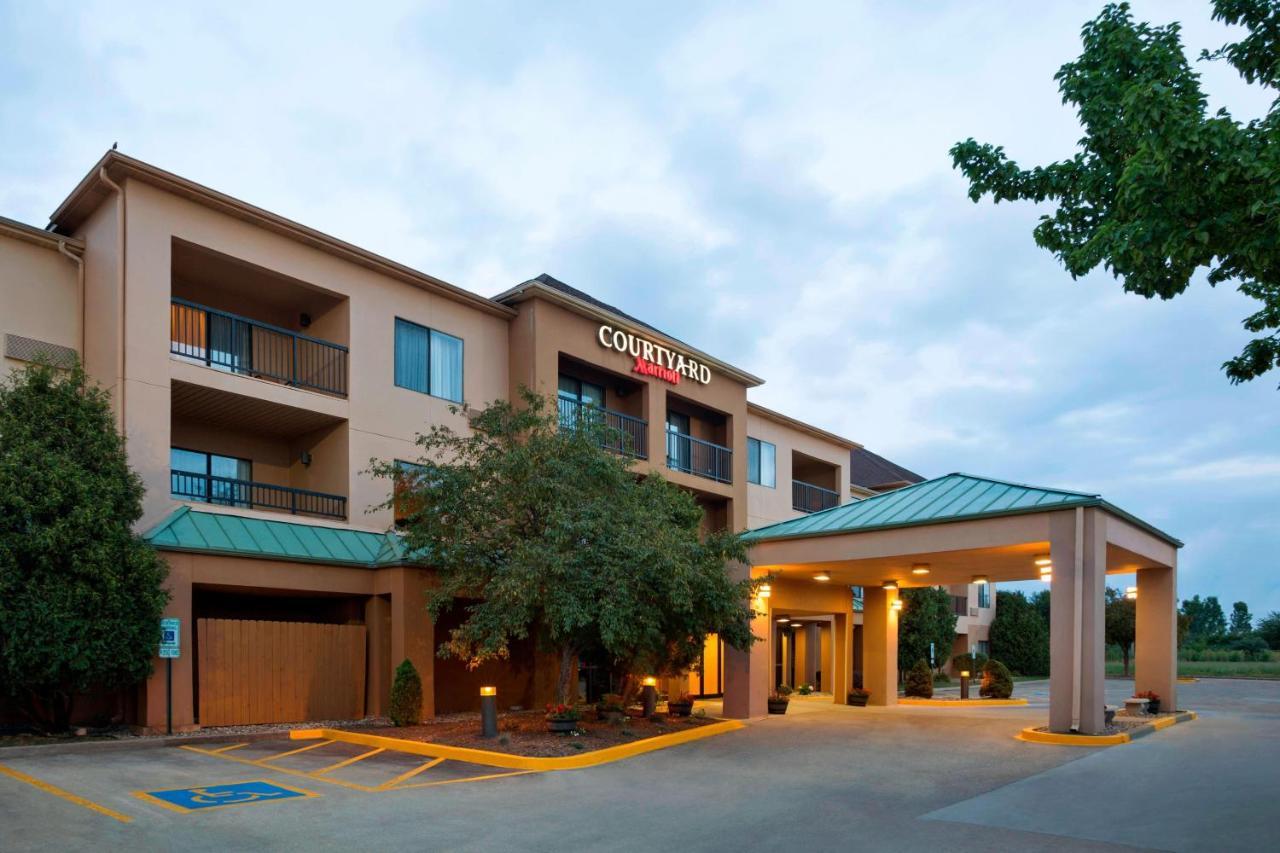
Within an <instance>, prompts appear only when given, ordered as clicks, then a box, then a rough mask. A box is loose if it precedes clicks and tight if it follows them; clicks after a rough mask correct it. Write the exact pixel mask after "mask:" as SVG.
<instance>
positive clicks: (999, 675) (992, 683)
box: [978, 660, 1013, 699]
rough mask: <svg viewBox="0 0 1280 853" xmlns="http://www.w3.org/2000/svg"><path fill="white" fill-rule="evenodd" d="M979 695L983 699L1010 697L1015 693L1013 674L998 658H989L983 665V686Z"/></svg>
mask: <svg viewBox="0 0 1280 853" xmlns="http://www.w3.org/2000/svg"><path fill="white" fill-rule="evenodd" d="M978 695H979V696H981V697H982V698H983V699H1008V698H1009V697H1010V696H1012V695H1013V676H1011V675H1010V674H1009V669H1008V667H1006V666H1005V665H1004V664H1002V663H1000V661H998V660H989V661H987V662H986V665H984V666H983V667H982V687H980V688H979V689H978Z"/></svg>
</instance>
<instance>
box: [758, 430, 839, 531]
mask: <svg viewBox="0 0 1280 853" xmlns="http://www.w3.org/2000/svg"><path fill="white" fill-rule="evenodd" d="M747 435H748V436H750V437H751V438H758V439H760V440H761V441H767V442H769V443H771V444H773V445H774V446H775V447H777V477H776V486H775V487H773V488H770V487H768V486H759V485H756V484H755V483H749V484H748V485H747V526H748V527H751V528H756V527H763V526H765V525H766V524H774V523H775V522H779V521H786V520H787V519H789V518H798V517H799V516H801V515H804V513H802V512H798V511H797V510H794V509H792V508H791V480H792V467H791V465H792V456H791V454H792V451H796V452H799V453H803V454H804V455H806V456H811V457H813V458H815V459H818V460H820V461H823V462H828V463H830V464H831V465H833V466H835V467H836V468H837V469H838V470H837V474H836V476H837V477H838V478H839V479H838V481H837V482H839V483H844V482H847V481H848V479H849V475H848V470H849V447H848V446H847V445H841V444H837V443H835V442H831V441H825V440H823V439H821V438H819V437H818V436H816V435H813V434H812V433H808V432H805V431H803V430H800V429H797V428H795V427H792V426H789V425H787V424H784V423H781V422H779V421H776V420H773V419H771V418H768V417H766V416H763V415H760V414H757V413H756V412H748V414H747ZM744 452H745V450H744ZM836 491H837V493H839V494H840V502H841V503H846V502H847V501H848V500H849V497H848V495H847V494H846V492H845V490H844V489H843V488H840V489H837V490H836Z"/></svg>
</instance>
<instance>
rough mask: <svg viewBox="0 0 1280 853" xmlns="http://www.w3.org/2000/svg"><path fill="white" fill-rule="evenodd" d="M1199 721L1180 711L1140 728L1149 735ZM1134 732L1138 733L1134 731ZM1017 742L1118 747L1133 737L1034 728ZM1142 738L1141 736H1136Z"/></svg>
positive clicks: (1196, 716)
mask: <svg viewBox="0 0 1280 853" xmlns="http://www.w3.org/2000/svg"><path fill="white" fill-rule="evenodd" d="M1197 719H1199V715H1197V714H1196V712H1195V711H1180V712H1179V713H1178V714H1177V715H1175V716H1172V717H1161V718H1160V719H1158V720H1152V721H1151V722H1149V723H1147V724H1146V725H1145V726H1143V727H1141V728H1148V729H1150V731H1148V732H1144V733H1143V734H1150V733H1151V732H1157V731H1160V730H1161V729H1167V728H1169V727H1170V726H1176V725H1177V724H1178V723H1183V722H1190V721H1192V720H1197ZM1135 731H1140V729H1136V730H1135ZM1016 737H1017V739H1018V740H1021V741H1026V742H1027V743H1047V744H1052V745H1054V746H1119V745H1120V744H1122V743H1132V742H1133V739H1134V736H1133V734H1131V733H1129V732H1119V733H1118V734H1114V735H1072V734H1059V733H1057V732H1040V731H1036V730H1035V728H1025V729H1023V730H1022V731H1021V732H1019V733H1018V734H1017V735H1016ZM1138 737H1142V735H1141V734H1140V735H1138Z"/></svg>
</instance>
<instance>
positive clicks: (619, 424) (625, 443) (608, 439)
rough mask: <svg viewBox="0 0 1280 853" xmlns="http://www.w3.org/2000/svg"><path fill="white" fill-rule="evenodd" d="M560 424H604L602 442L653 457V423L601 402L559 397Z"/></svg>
mask: <svg viewBox="0 0 1280 853" xmlns="http://www.w3.org/2000/svg"><path fill="white" fill-rule="evenodd" d="M556 404H557V406H558V408H559V414H560V428H561V429H574V428H576V427H577V426H578V425H579V424H581V423H584V422H585V423H587V424H589V425H591V426H593V427H595V426H598V427H599V428H600V440H599V443H600V446H601V447H603V448H604V449H606V450H612V451H613V452H614V453H621V454H622V455H624V456H630V457H632V458H635V459H648V458H649V449H648V448H649V424H648V422H646V421H643V420H641V419H640V418H636V417H632V416H631V415H624V414H623V413H622V412H615V411H613V410H612V409H606V408H603V407H601V406H594V405H592V404H590V403H582V402H580V401H578V400H569V399H566V398H564V397H560V398H558V399H557V400H556Z"/></svg>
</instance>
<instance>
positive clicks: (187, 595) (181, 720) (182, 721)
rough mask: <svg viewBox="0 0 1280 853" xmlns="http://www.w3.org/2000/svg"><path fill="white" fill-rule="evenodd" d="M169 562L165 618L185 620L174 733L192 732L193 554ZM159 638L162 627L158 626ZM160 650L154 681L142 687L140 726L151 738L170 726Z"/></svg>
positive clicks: (176, 669)
mask: <svg viewBox="0 0 1280 853" xmlns="http://www.w3.org/2000/svg"><path fill="white" fill-rule="evenodd" d="M164 559H165V562H167V563H168V564H169V576H168V577H167V578H165V582H164V585H165V589H167V590H169V596H170V597H169V603H168V604H166V605H165V607H164V616H166V617H177V618H178V619H181V620H182V626H181V628H180V629H179V630H180V631H181V636H180V637H179V651H180V654H181V657H178V658H176V659H174V661H173V730H174V731H175V732H189V731H194V730H195V729H198V728H199V726H197V725H196V708H195V652H196V643H195V638H196V635H195V631H196V625H195V622H194V620H192V618H191V613H192V610H191V561H192V559H194V558H193V557H192V555H190V554H175V553H170V554H165V557H164ZM156 634H157V636H159V626H158V625H157V626H156ZM159 651H160V650H159V647H158V646H157V648H156V649H155V653H156V655H157V657H156V658H155V659H154V662H153V669H152V670H151V677H150V678H148V679H147V681H146V683H145V684H144V685H143V687H142V703H141V704H142V707H141V708H140V711H139V715H140V716H141V720H139V722H140V723H141V725H142V728H143V729H144V730H145V731H146V732H147V733H150V734H164V733H165V730H166V722H167V702H166V688H167V679H168V664H166V663H165V661H164V660H163V659H162V658H160V657H159Z"/></svg>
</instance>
